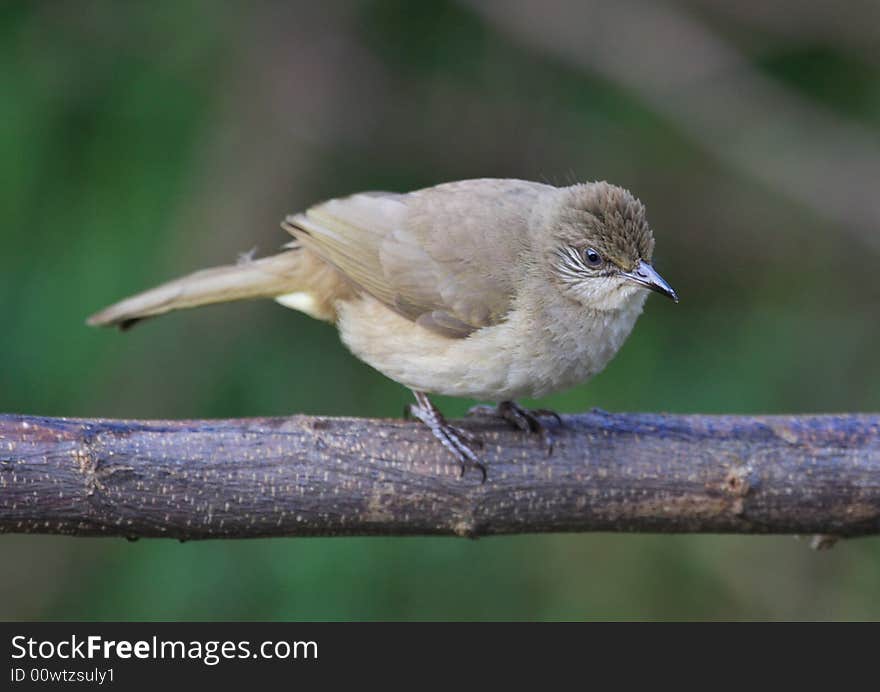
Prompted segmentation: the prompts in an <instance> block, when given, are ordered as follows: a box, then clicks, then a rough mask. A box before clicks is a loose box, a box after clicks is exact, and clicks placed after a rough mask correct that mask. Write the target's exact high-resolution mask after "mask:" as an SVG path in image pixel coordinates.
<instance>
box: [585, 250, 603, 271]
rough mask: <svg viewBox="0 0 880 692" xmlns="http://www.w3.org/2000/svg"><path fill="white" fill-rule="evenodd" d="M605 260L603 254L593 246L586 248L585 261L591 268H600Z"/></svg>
mask: <svg viewBox="0 0 880 692" xmlns="http://www.w3.org/2000/svg"><path fill="white" fill-rule="evenodd" d="M604 261H605V260H603V259H602V255H600V254H599V253H598V252H596V251H595V250H594V249H593V248H591V247H589V248H587V249H586V250H584V262H586V263H587V266H588V267H590V268H591V269H598V268H599V267H601V266H602V264H603V263H604Z"/></svg>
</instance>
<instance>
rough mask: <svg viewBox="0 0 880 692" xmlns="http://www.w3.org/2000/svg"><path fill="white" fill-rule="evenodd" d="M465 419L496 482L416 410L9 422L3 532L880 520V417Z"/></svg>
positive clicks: (799, 526)
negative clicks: (533, 423) (529, 423)
mask: <svg viewBox="0 0 880 692" xmlns="http://www.w3.org/2000/svg"><path fill="white" fill-rule="evenodd" d="M563 420H564V424H563V426H562V427H559V426H556V425H555V423H553V422H552V421H551V422H550V423H548V425H552V426H553V434H554V437H555V438H556V445H555V448H554V450H553V453H552V455H550V456H547V453H546V449H545V447H544V445H543V443H542V440H541V439H540V437H539V436H535V435H529V434H525V433H522V432H519V431H515V430H511V429H508V427H506V424H504V423H501V422H495V421H486V420H477V419H473V420H467V421H463V422H462V423H461V425H462V426H463V427H465V428H467V429H469V430H471V431H472V432H474V433H476V434H477V435H479V437H480V438H482V440H483V442H484V447H483V449H482V455H483V459H484V461H485V463H486V466H487V467H488V480H487V481H486V482H485V483H481V478H480V474H479V473H477V472H473V471H471V472H469V473H468V474H466V475H465V476H464V477H463V478H460V477H459V469H458V466H457V465H456V464H455V463H454V461H453V460H452V458H451V457H450V456H449V455H448V453H447V452H446V451H445V450H444V449H443V448H442V447H441V445H439V444H438V443H437V442H436V441H435V440H434V439H433V437H432V436H431V434H430V433H429V432H428V431H427V430H426V429H425V428H424V427H423V426H422V425H420V424H418V423H415V422H405V421H391V420H364V419H342V418H315V417H307V416H294V417H291V418H255V419H243V420H201V421H122V420H78V419H59V418H41V417H35V416H15V415H4V416H0V532H5V533H54V534H69V535H77V536H125V537H129V538H137V537H150V536H166V537H174V538H178V539H184V540H188V539H200V538H252V537H258V536H313V535H352V534H359V535H411V534H448V535H459V536H471V537H475V536H483V535H489V534H511V533H534V532H547V531H649V532H664V533H666V532H668V533H673V532H713V533H721V532H723V533H803V534H824V535H829V536H858V535H865V534H873V533H877V532H878V531H880V416H877V415H834V416H775V417H745V416H743V417H740V416H702V415H690V416H676V415H655V414H609V413H604V412H594V413H588V414H583V415H577V416H566V417H564V419H563Z"/></svg>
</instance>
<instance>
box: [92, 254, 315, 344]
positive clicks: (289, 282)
mask: <svg viewBox="0 0 880 692" xmlns="http://www.w3.org/2000/svg"><path fill="white" fill-rule="evenodd" d="M300 264H301V251H300V249H298V248H297V249H293V250H288V251H286V252H282V253H280V254H278V255H274V256H272V257H265V258H263V259H258V260H244V261H241V262H239V263H238V264H233V265H229V266H225V267H214V268H212V269H204V270H202V271H198V272H195V273H194V274H189V275H188V276H184V277H181V278H179V279H175V280H174V281H169V282H168V283H165V284H162V285H161V286H157V287H156V288H153V289H150V290H149V291H144V292H143V293H138V294H137V295H134V296H131V297H130V298H126V299H125V300H123V301H121V302H119V303H116V304H115V305H111V306H110V307H108V308H105V309H104V310H101V312H98V313H96V314H94V315H92V316H91V317H89V319H88V320H87V323H88V324H90V325H92V326H114V325H116V326H119V327H121V328H122V329H127V328H128V327H130V326H132V325H133V324H135V323H136V322H139V321H140V320H143V319H146V318H147V317H154V316H156V315H162V314H164V313H166V312H171V311H172V310H182V309H184V308H195V307H198V306H200V305H209V304H211V303H225V302H229V301H233V300H248V299H251V298H277V297H278V296H283V295H285V294H289V293H291V292H293V291H296V290H298V289H299V288H300V283H301V282H302V277H301V271H300Z"/></svg>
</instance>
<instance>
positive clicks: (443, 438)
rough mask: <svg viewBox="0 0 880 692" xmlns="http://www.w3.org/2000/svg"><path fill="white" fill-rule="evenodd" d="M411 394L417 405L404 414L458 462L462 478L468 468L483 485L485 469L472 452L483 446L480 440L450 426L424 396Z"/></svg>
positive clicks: (418, 393)
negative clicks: (417, 423) (426, 430)
mask: <svg viewBox="0 0 880 692" xmlns="http://www.w3.org/2000/svg"><path fill="white" fill-rule="evenodd" d="M413 393H414V394H415V396H416V401H417V402H418V403H416V404H410V405H409V406H408V407H407V409H406V413H408V414H409V415H411V416H412V417H413V418H417V419H418V420H420V421H421V422H422V423H424V424H425V425H427V426H428V428H429V429H430V430H431V432H432V433H433V434H434V437H436V438H437V439H438V440H439V441H440V443H441V444H442V445H443V446H444V447H446V449H447V450H448V451H449V452H450V453H451V454H452V456H454V457H455V458H456V459H457V460H458V463H459V464H460V465H461V475H462V476H464V474H465V471H467V470H468V469H469V468H472V469H476V470H477V471H479V472H480V474H481V475H482V477H483V480H482V482H483V483H485V482H486V467H485V466H484V465H483V463H482V462H481V461H480V458H479V457H478V456H477V454H476V452H474V450H473V447H482V446H483V442H482V440H480V439H479V438H478V437H477V436H476V435H474V434H473V433H470V432H468V431H467V430H462V429H461V428H458V427H456V426H454V425H450V424H449V423H448V422H447V421H446V419H445V418H444V417H443V414H442V413H440V411H439V410H438V409H437V407H436V406H434V404H432V403H431V400H430V399H428V397H427V395H426V394H424V393H422V392H413Z"/></svg>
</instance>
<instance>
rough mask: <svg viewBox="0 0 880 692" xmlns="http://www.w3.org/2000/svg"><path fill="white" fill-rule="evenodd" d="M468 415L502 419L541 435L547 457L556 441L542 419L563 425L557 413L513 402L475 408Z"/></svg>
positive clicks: (524, 430)
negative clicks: (548, 419) (552, 419)
mask: <svg viewBox="0 0 880 692" xmlns="http://www.w3.org/2000/svg"><path fill="white" fill-rule="evenodd" d="M468 415H469V416H490V417H494V418H501V419H503V420H506V421H507V422H509V423H511V424H512V425H514V426H515V427H517V428H518V429H519V430H522V431H523V432H528V433H535V434H538V435H540V436H541V437H542V438H543V440H544V446H545V447H546V448H547V456H550V455H551V454H552V453H553V445H554V444H555V442H556V441H555V440H554V439H553V435H552V434H551V433H550V430H548V429H547V426H546V425H544V423H542V422H541V418H555V419H556V422H557V423H558V424H559V425H560V426H561V425H562V418H561V417H560V416H559V414H558V413H556V411H551V410H550V409H546V408H535V409H527V408H522V407H521V406H519V405H518V404H516V402H513V401H502V402H501V403H500V404H498V405H497V406H474V407H473V408H471V409H470V411H468Z"/></svg>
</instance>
